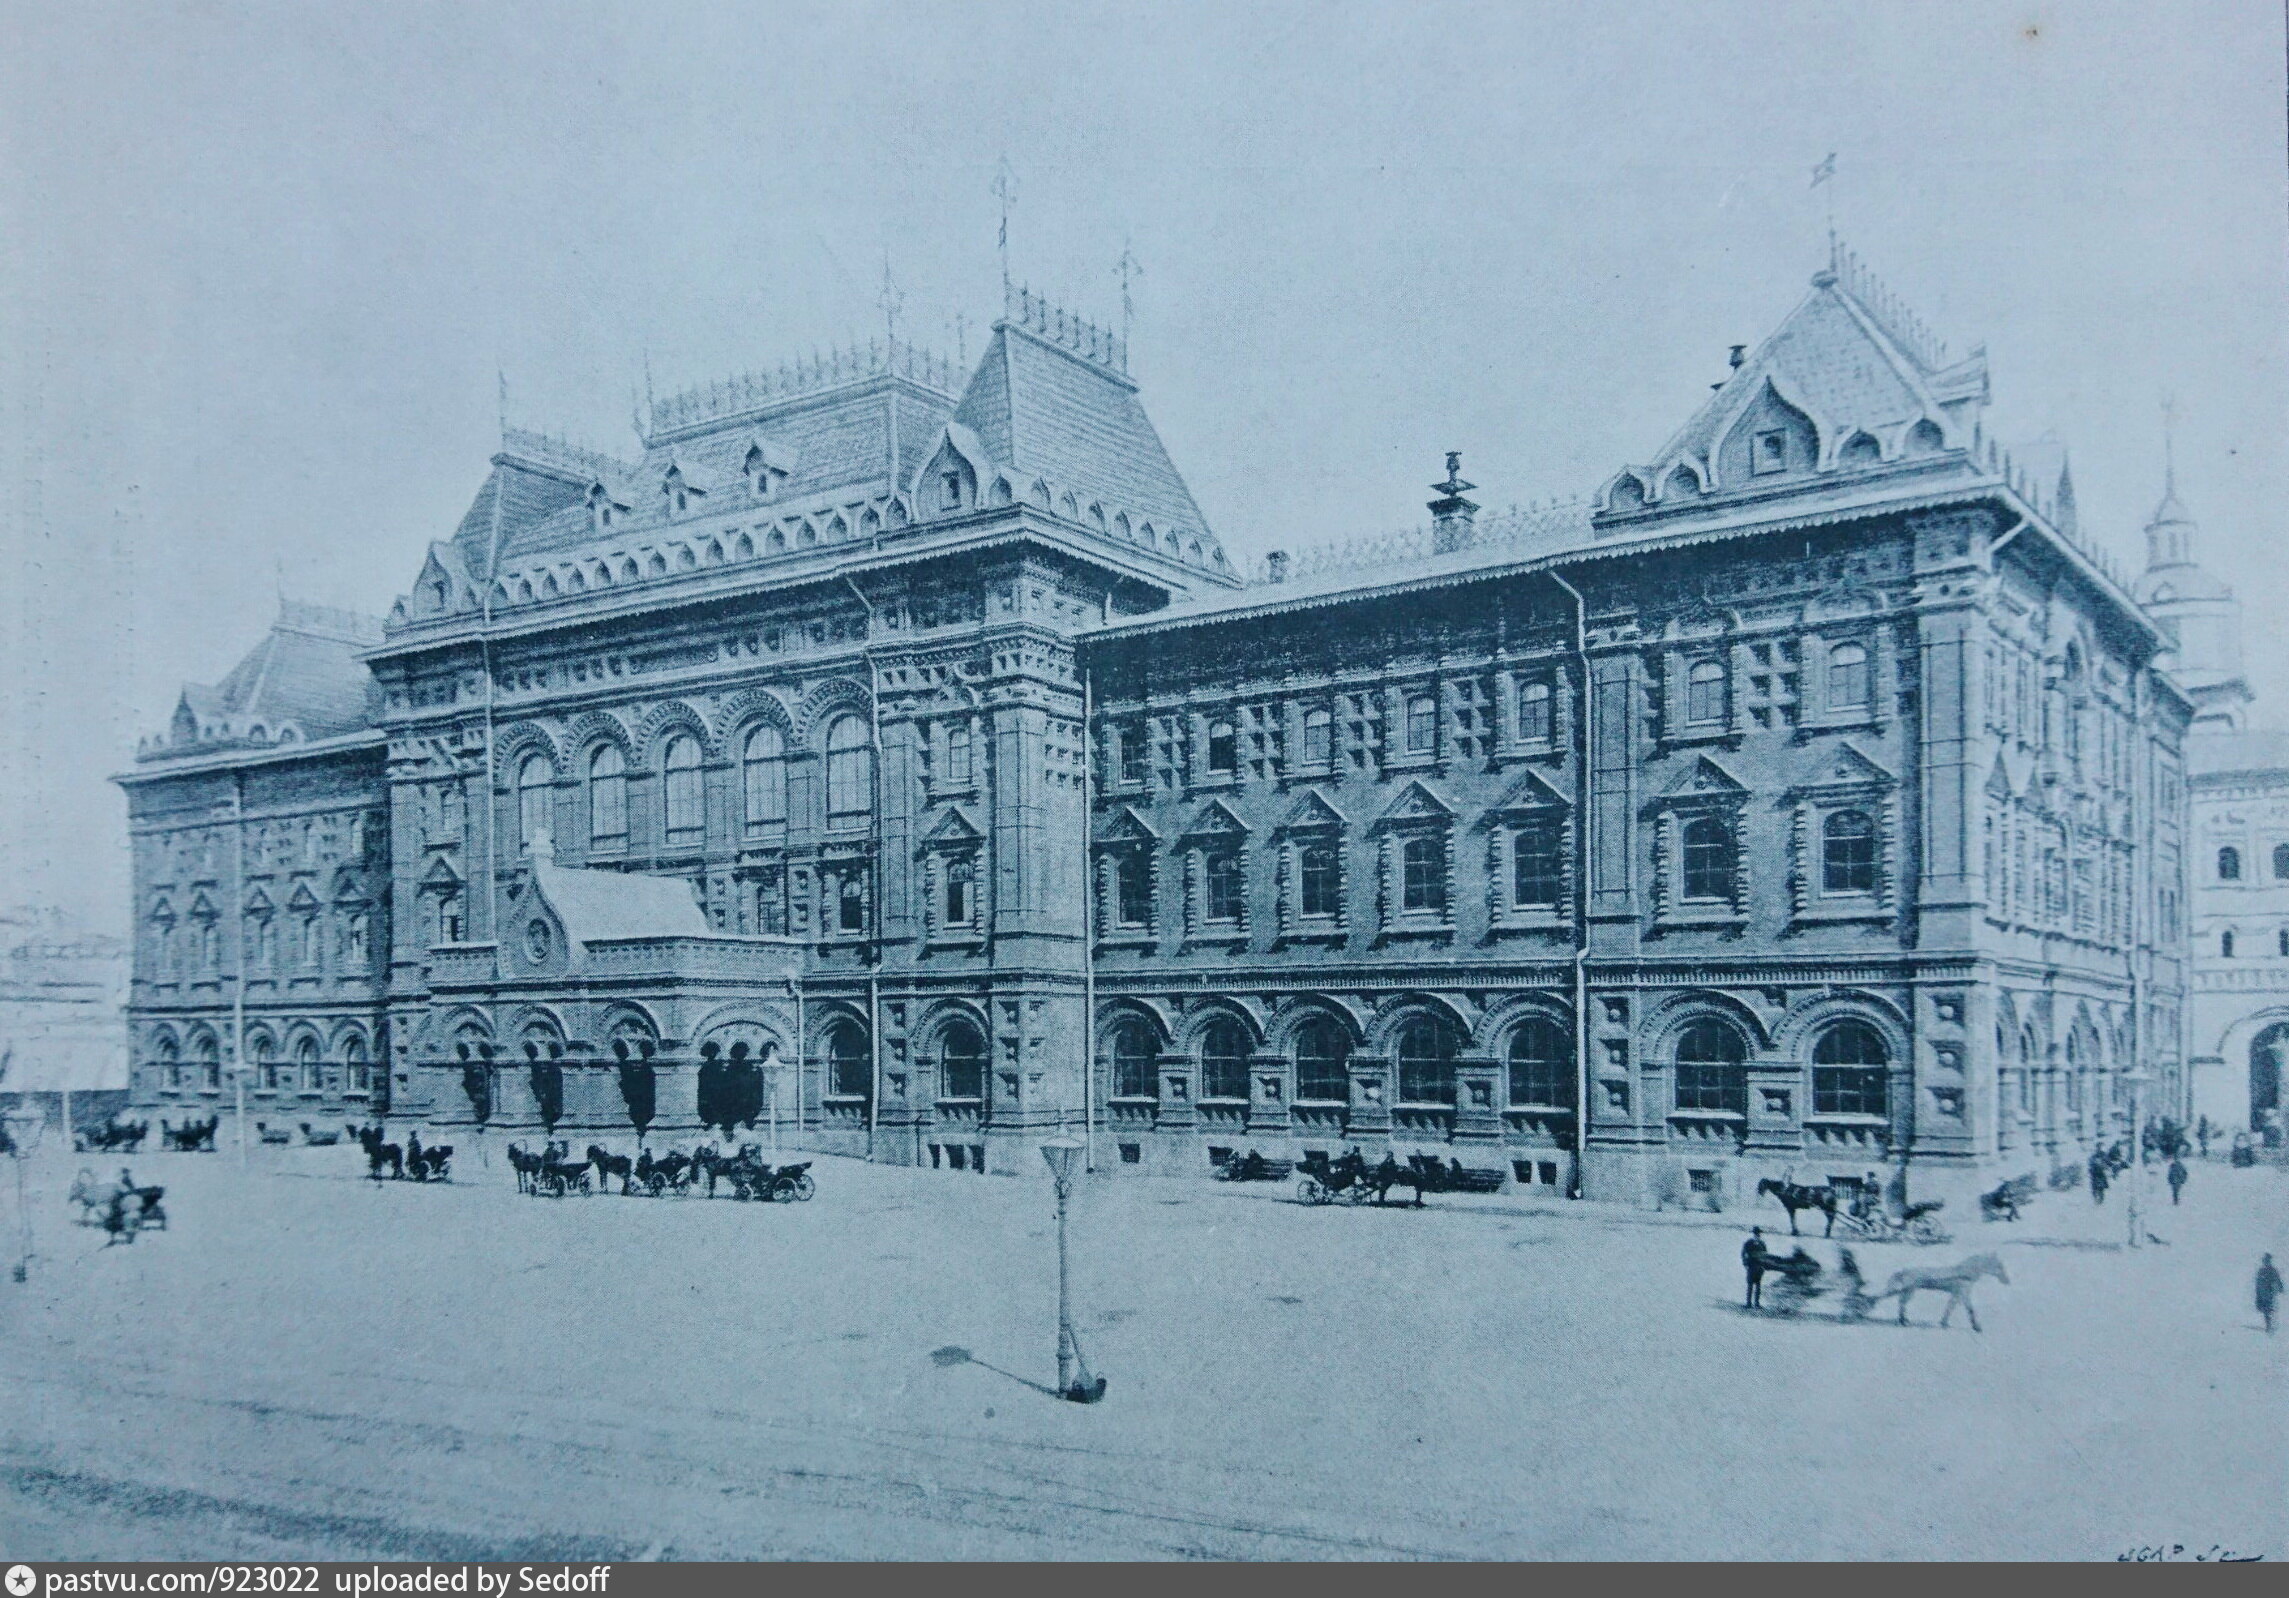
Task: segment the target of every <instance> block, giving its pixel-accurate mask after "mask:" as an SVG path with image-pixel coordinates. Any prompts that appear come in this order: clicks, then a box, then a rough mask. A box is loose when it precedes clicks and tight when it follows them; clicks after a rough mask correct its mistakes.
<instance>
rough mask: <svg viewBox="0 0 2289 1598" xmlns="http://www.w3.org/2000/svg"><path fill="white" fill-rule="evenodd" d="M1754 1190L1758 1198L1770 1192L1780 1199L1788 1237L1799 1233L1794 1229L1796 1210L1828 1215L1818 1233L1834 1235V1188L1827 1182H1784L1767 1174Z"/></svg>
mask: <svg viewBox="0 0 2289 1598" xmlns="http://www.w3.org/2000/svg"><path fill="white" fill-rule="evenodd" d="M1756 1190H1757V1196H1758V1197H1759V1198H1762V1197H1763V1196H1764V1195H1765V1194H1767V1193H1770V1194H1771V1195H1772V1196H1773V1197H1774V1198H1776V1199H1778V1200H1780V1207H1781V1208H1782V1209H1784V1210H1786V1211H1788V1235H1789V1236H1790V1237H1796V1236H1799V1235H1800V1234H1799V1233H1798V1232H1797V1230H1796V1212H1797V1211H1798V1210H1818V1211H1819V1212H1820V1213H1821V1214H1823V1215H1825V1216H1826V1217H1828V1224H1827V1225H1826V1226H1825V1227H1823V1228H1821V1232H1820V1235H1821V1236H1822V1237H1833V1236H1835V1235H1836V1189H1835V1188H1834V1187H1832V1186H1829V1185H1827V1184H1822V1185H1821V1186H1819V1187H1809V1186H1807V1185H1805V1184H1804V1183H1802V1182H1784V1181H1779V1180H1777V1179H1775V1178H1773V1177H1769V1176H1768V1177H1766V1178H1765V1179H1764V1180H1763V1181H1761V1182H1759V1183H1757V1185H1756Z"/></svg>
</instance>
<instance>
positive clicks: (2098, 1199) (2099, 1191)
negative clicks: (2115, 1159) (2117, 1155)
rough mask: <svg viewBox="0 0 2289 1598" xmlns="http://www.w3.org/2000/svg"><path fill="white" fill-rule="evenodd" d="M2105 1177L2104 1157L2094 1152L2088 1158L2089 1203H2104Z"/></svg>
mask: <svg viewBox="0 0 2289 1598" xmlns="http://www.w3.org/2000/svg"><path fill="white" fill-rule="evenodd" d="M2106 1175H2107V1172H2106V1156H2105V1155H2104V1154H2103V1153H2099V1152H2097V1151H2095V1150H2094V1151H2093V1152H2092V1153H2091V1156H2090V1202H2091V1203H2093V1204H2104V1203H2105V1202H2106Z"/></svg>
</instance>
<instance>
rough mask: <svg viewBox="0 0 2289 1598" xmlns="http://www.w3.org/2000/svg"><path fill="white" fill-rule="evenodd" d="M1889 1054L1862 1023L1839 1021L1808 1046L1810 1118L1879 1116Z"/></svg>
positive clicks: (1884, 1101)
mask: <svg viewBox="0 0 2289 1598" xmlns="http://www.w3.org/2000/svg"><path fill="white" fill-rule="evenodd" d="M1890 1064H1891V1051H1890V1050H1888V1049H1886V1048H1885V1047H1884V1040H1883V1037H1882V1035H1881V1034H1880V1033H1878V1032H1877V1031H1876V1029H1875V1028H1874V1027H1872V1026H1870V1025H1868V1024H1867V1023H1866V1022H1865V1021H1839V1022H1837V1023H1836V1024H1835V1025H1834V1026H1832V1027H1830V1028H1829V1029H1828V1030H1827V1031H1825V1032H1823V1033H1821V1034H1820V1041H1819V1042H1818V1043H1815V1044H1814V1045H1813V1046H1812V1113H1813V1114H1814V1115H1882V1114H1884V1113H1885V1112H1886V1108H1887V1105H1888V1102H1889V1101H1888V1098H1887V1095H1886V1084H1887V1081H1888V1079H1889V1075H1890V1073H1889V1072H1888V1071H1887V1070H1886V1067H1887V1066H1889V1065H1890Z"/></svg>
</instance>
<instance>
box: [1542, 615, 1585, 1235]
mask: <svg viewBox="0 0 2289 1598" xmlns="http://www.w3.org/2000/svg"><path fill="white" fill-rule="evenodd" d="M1544 575H1545V576H1547V577H1548V578H1549V579H1550V581H1552V582H1554V583H1556V584H1557V585H1558V586H1559V587H1560V588H1562V589H1564V590H1565V591H1566V597H1567V598H1568V599H1569V600H1571V601H1572V602H1573V606H1574V662H1575V668H1576V670H1577V672H1578V673H1579V680H1580V682H1581V691H1580V692H1579V693H1578V694H1577V695H1576V696H1575V701H1574V759H1575V767H1574V837H1575V839H1576V844H1575V848H1574V860H1575V870H1574V1180H1573V1183H1572V1186H1571V1190H1570V1191H1569V1192H1568V1194H1567V1197H1569V1198H1576V1199H1578V1198H1580V1197H1581V1196H1582V1167H1583V1165H1584V1164H1586V1163H1587V1161H1588V1157H1589V1139H1590V1015H1589V1009H1590V981H1589V958H1590V648H1589V627H1588V622H1587V618H1586V616H1585V614H1584V608H1585V607H1584V606H1583V603H1582V591H1581V590H1580V589H1578V588H1576V587H1575V586H1574V585H1573V584H1572V583H1569V582H1567V581H1566V579H1565V578H1563V577H1561V576H1559V575H1558V573H1557V572H1556V571H1555V570H1552V571H1549V572H1546V573H1544Z"/></svg>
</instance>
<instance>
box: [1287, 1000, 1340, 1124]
mask: <svg viewBox="0 0 2289 1598" xmlns="http://www.w3.org/2000/svg"><path fill="white" fill-rule="evenodd" d="M1350 1062H1351V1038H1350V1035H1349V1034H1348V1033H1346V1032H1345V1031H1344V1030H1343V1028H1342V1027H1340V1026H1338V1025H1337V1024H1336V1023H1335V1022H1333V1021H1330V1020H1328V1019H1326V1018H1325V1017H1324V1016H1320V1017H1314V1018H1313V1019H1311V1020H1309V1021H1306V1022H1305V1023H1304V1024H1303V1025H1302V1026H1299V1027H1297V1028H1296V1097H1297V1098H1298V1099H1302V1100H1307V1101H1310V1102H1314V1103H1320V1104H1330V1103H1333V1104H1340V1103H1342V1102H1344V1101H1345V1100H1346V1099H1348V1098H1350V1097H1351V1075H1350V1071H1349V1066H1350Z"/></svg>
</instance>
